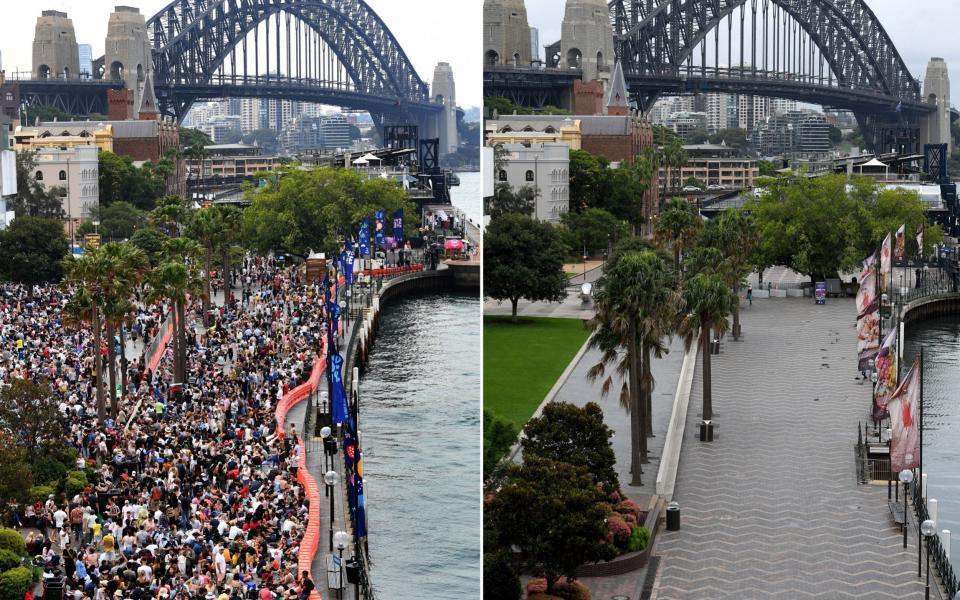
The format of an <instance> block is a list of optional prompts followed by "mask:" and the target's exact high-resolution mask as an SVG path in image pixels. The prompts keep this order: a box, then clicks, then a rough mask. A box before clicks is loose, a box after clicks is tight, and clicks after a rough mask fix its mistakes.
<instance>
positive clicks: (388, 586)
mask: <svg viewBox="0 0 960 600" xmlns="http://www.w3.org/2000/svg"><path fill="white" fill-rule="evenodd" d="M382 315H383V316H382V321H381V329H380V331H379V332H378V333H377V341H376V344H375V346H374V349H373V352H372V353H371V354H370V362H369V363H368V366H367V370H366V372H365V374H364V375H363V377H362V378H361V390H360V393H361V401H360V402H361V404H360V435H361V442H362V444H363V448H364V484H365V490H366V496H367V509H368V522H369V545H370V557H371V562H372V567H371V579H372V581H373V585H374V590H375V592H376V597H377V598H378V599H383V600H390V599H393V598H431V599H434V600H460V599H462V598H479V597H480V567H479V565H480V539H481V537H480V528H481V516H480V503H479V502H478V500H477V499H478V498H479V497H480V493H481V473H480V464H479V458H478V457H479V456H480V443H481V440H480V433H479V432H480V367H479V365H480V352H481V347H482V345H481V343H480V301H479V297H478V294H473V295H465V294H431V295H418V296H410V297H407V298H404V299H402V300H397V301H396V302H391V303H389V304H387V305H386V306H384V310H383V313H382Z"/></svg>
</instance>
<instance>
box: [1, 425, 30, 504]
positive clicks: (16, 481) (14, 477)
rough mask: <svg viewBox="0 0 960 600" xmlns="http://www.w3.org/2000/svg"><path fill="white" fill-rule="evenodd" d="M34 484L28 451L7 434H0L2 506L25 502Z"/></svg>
mask: <svg viewBox="0 0 960 600" xmlns="http://www.w3.org/2000/svg"><path fill="white" fill-rule="evenodd" d="M32 485H33V472H32V471H31V470H30V464H29V463H28V462H27V451H26V450H25V449H24V448H23V447H21V446H18V445H17V444H16V443H15V441H14V440H12V439H10V438H9V437H8V436H7V435H6V434H0V506H3V507H5V508H7V507H9V506H10V504H11V503H12V502H25V501H26V500H27V499H28V496H29V493H30V487H31V486H32Z"/></svg>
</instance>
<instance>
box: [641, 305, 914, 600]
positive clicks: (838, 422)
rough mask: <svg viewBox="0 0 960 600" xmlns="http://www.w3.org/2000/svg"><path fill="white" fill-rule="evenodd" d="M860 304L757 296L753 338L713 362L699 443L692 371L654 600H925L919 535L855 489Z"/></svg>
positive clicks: (862, 404) (747, 315) (876, 496)
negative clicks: (708, 422)
mask: <svg viewBox="0 0 960 600" xmlns="http://www.w3.org/2000/svg"><path fill="white" fill-rule="evenodd" d="M854 310H855V309H854V303H853V300H851V299H844V300H834V299H830V300H828V302H827V304H826V305H825V306H816V305H815V304H814V303H813V301H812V300H810V299H784V300H781V301H779V302H755V303H754V305H753V306H752V307H750V308H747V309H745V310H744V313H743V331H744V338H743V340H742V341H740V342H732V341H730V338H729V337H728V338H727V341H726V342H725V343H724V349H723V352H722V353H721V354H720V355H719V356H714V357H713V359H714V360H713V363H712V364H713V386H714V387H713V390H714V392H713V394H714V399H713V402H714V418H715V421H716V423H717V424H718V429H717V438H716V440H715V441H714V442H713V443H701V442H699V441H698V440H697V439H696V438H695V437H694V435H695V433H696V425H697V423H699V421H700V406H701V401H702V399H701V390H702V378H701V366H702V365H698V367H697V372H696V375H695V377H694V383H693V394H692V398H691V403H690V409H689V412H688V414H687V431H688V432H690V433H689V434H688V435H687V439H686V440H684V445H683V450H682V452H681V458H680V467H679V475H678V478H677V487H676V494H675V499H676V500H677V501H678V502H679V503H680V506H681V511H682V512H681V520H682V525H681V530H680V531H678V532H670V531H664V532H662V534H661V535H660V536H659V538H658V542H657V545H656V553H658V554H660V555H661V556H662V561H661V567H660V573H659V575H658V580H657V583H656V586H655V591H654V595H653V597H654V598H655V599H656V600H686V599H694V598H695V599H706V598H709V599H710V600H724V599H734V598H735V599H737V600H747V599H750V598H758V599H760V598H763V599H768V598H780V599H791V598H823V599H830V600H836V599H840V598H870V599H875V598H898V599H899V598H908V597H909V598H921V597H923V596H922V594H923V586H922V584H921V580H920V579H918V577H917V548H916V545H915V544H916V529H915V528H914V529H912V531H911V532H910V535H909V538H910V548H909V549H908V550H903V549H902V535H901V533H900V530H899V529H898V528H897V527H896V526H895V525H893V523H892V519H891V517H890V513H889V510H888V508H887V491H886V488H885V487H875V486H865V485H858V484H857V476H856V466H855V463H854V453H853V446H854V444H855V443H856V439H857V423H858V421H863V420H864V419H865V418H866V416H867V411H868V408H869V406H870V391H869V388H868V387H867V386H865V385H862V384H861V382H858V381H857V380H856V376H857V372H856V366H855V365H856V357H855V353H856V333H855V330H854Z"/></svg>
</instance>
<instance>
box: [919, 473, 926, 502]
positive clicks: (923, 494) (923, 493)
mask: <svg viewBox="0 0 960 600" xmlns="http://www.w3.org/2000/svg"><path fill="white" fill-rule="evenodd" d="M920 497H921V498H926V497H927V474H926V473H922V474H921V475H920Z"/></svg>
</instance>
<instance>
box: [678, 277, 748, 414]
mask: <svg viewBox="0 0 960 600" xmlns="http://www.w3.org/2000/svg"><path fill="white" fill-rule="evenodd" d="M683 298H684V304H685V310H686V311H687V312H686V314H684V315H683V316H682V317H681V319H680V325H679V327H678V330H679V333H680V334H681V335H682V336H684V343H685V345H686V348H687V350H690V348H691V347H692V346H693V343H694V341H695V340H697V339H699V342H700V347H701V350H702V352H703V421H704V424H707V423H709V422H710V421H712V420H713V398H712V397H711V385H712V382H711V373H710V331H711V330H714V331H717V332H719V333H723V332H724V331H726V330H727V326H728V323H727V315H729V314H730V313H731V311H732V310H733V306H734V303H735V302H736V298H735V297H734V295H733V292H732V291H731V290H730V288H729V286H727V284H726V283H724V281H723V280H722V279H721V278H720V277H719V276H718V275H706V274H704V273H698V274H697V275H694V276H693V277H692V278H690V279H689V280H688V281H687V283H686V285H685V286H684V290H683Z"/></svg>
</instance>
